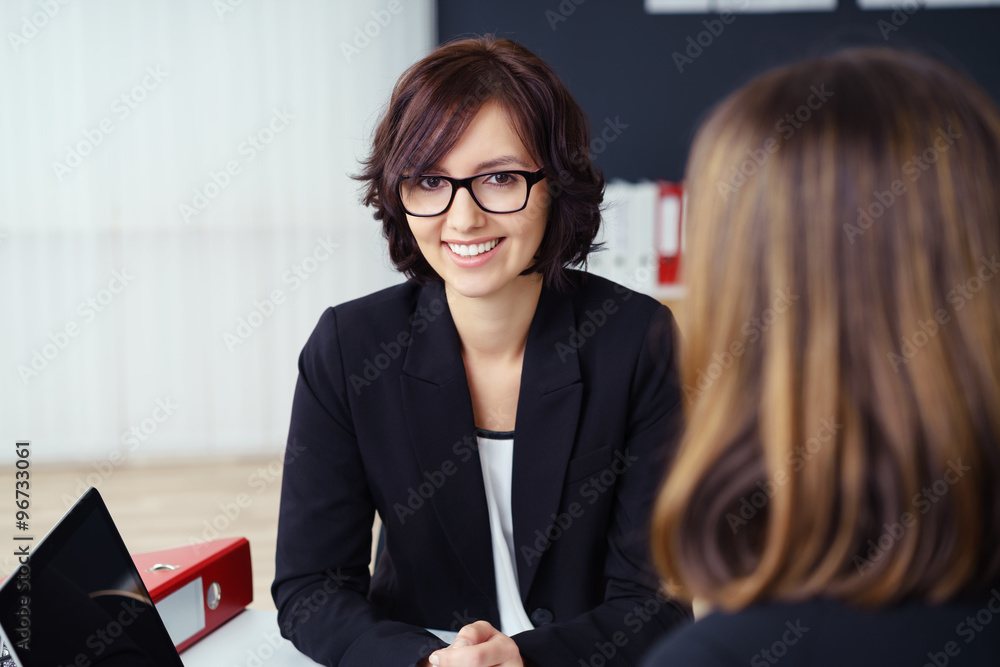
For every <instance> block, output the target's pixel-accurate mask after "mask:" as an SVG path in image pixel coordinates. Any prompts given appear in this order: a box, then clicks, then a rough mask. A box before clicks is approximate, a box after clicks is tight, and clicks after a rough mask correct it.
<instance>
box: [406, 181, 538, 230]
mask: <svg viewBox="0 0 1000 667" xmlns="http://www.w3.org/2000/svg"><path fill="white" fill-rule="evenodd" d="M543 171H544V169H539V170H538V171H491V172H488V173H485V174H476V175H475V176H469V177H468V178H451V177H449V176H439V175H437V174H421V175H419V176H415V175H407V176H403V178H402V179H400V181H399V200H400V201H401V202H402V203H403V208H404V209H405V210H406V212H407V213H409V214H410V215H412V216H415V217H418V218H432V217H434V216H437V215H442V214H444V213H445V212H446V211H447V210H448V209H449V208H451V203H452V202H453V201H455V193H456V192H458V189H459V188H465V189H466V190H468V191H469V194H471V195H472V199H473V201H475V202H476V205H477V206H479V208H481V209H483V210H484V211H486V212H487V213H517V212H518V211H521V210H524V207H525V206H527V205H528V196H529V195H530V194H531V186H533V185H534V184H535V183H537V182H538V181H540V180H542V179H543V178H545V174H544V173H542V172H543Z"/></svg>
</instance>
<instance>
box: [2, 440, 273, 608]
mask: <svg viewBox="0 0 1000 667" xmlns="http://www.w3.org/2000/svg"><path fill="white" fill-rule="evenodd" d="M30 472H31V479H30V481H31V489H30V493H31V498H30V502H31V508H30V521H31V533H32V534H34V535H36V536H39V537H40V536H41V535H42V534H44V532H45V531H47V530H48V529H49V528H50V527H51V526H52V525H53V524H55V522H56V521H57V520H58V519H59V517H61V516H62V515H63V513H64V512H65V511H66V509H67V508H68V507H69V505H71V504H72V503H73V501H75V500H76V498H77V497H79V495H80V494H82V493H83V492H84V491H85V490H86V489H87V487H88V486H91V485H93V486H96V487H97V489H98V490H99V491H100V492H101V495H102V496H103V497H104V501H105V503H107V505H108V509H109V510H110V511H111V516H112V517H113V518H114V520H115V524H116V525H117V526H118V530H119V531H120V532H121V534H122V538H123V539H124V540H125V545H126V546H127V547H128V549H129V551H132V552H137V551H149V550H153V549H165V548H168V547H174V546H181V545H187V544H192V543H194V541H195V540H207V539H214V538H216V537H246V538H247V539H248V540H249V541H250V552H251V561H252V565H253V579H254V581H253V592H254V600H253V603H252V604H251V605H250V607H251V608H253V609H274V602H273V601H272V600H271V593H270V590H269V588H270V585H271V580H272V579H273V578H274V547H275V538H276V532H277V522H278V498H279V492H280V489H281V458H280V457H274V458H271V459H246V458H239V459H232V458H227V459H218V458H215V459H197V460H184V461H172V462H163V463H155V464H154V463H146V464H142V465H128V466H126V465H123V466H122V467H120V468H118V469H115V470H110V471H104V472H105V474H101V473H100V472H98V471H96V470H95V469H94V468H93V467H92V466H81V467H66V466H58V467H54V466H48V467H46V466H43V465H40V464H35V465H32V467H31V468H30ZM3 488H7V489H11V490H12V489H13V488H14V470H13V468H9V467H7V468H0V489H3ZM9 495H10V496H13V492H11V493H10V494H9ZM15 511H16V508H15V507H14V503H13V498H12V497H11V500H10V501H9V507H8V510H7V511H6V512H4V511H3V510H2V508H0V524H3V523H8V524H9V527H8V528H6V529H3V530H0V539H3V537H4V536H5V535H6V536H8V538H9V537H12V536H13V534H14V533H15V532H16V531H15V529H14V525H13V524H14V512H15ZM5 514H6V516H7V519H6V520H5V518H4V515H5ZM3 552H6V554H11V553H12V552H11V550H8V549H4V550H3ZM16 565H17V564H16V562H15V559H14V557H13V556H11V555H5V556H4V557H3V558H0V571H2V573H3V575H7V574H9V573H10V572H11V571H13V570H14V568H15V567H16Z"/></svg>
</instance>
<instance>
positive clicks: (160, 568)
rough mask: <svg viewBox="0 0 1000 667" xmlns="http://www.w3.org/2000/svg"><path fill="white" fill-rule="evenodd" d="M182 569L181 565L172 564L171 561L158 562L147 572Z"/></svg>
mask: <svg viewBox="0 0 1000 667" xmlns="http://www.w3.org/2000/svg"><path fill="white" fill-rule="evenodd" d="M177 569H180V565H171V564H170V563H157V564H156V565H154V566H153V567H151V568H149V569H147V570H146V572H162V571H163V570H177Z"/></svg>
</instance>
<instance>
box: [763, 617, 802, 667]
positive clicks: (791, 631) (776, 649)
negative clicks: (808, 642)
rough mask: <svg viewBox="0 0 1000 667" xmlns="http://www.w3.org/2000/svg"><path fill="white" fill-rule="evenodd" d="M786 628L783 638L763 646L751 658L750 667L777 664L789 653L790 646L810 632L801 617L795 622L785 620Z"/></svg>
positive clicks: (765, 666) (764, 666)
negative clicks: (765, 646)
mask: <svg viewBox="0 0 1000 667" xmlns="http://www.w3.org/2000/svg"><path fill="white" fill-rule="evenodd" d="M785 628H787V629H786V630H785V631H784V632H782V634H781V638H780V639H778V640H776V641H774V642H772V643H771V645H770V646H768V647H767V648H763V649H761V650H760V651H758V652H757V653H755V654H754V655H753V657H752V658H750V667H767V666H768V665H774V664H777V662H778V661H779V660H781V659H782V658H784V657H785V656H786V655H788V649H789V647H792V646H795V645H796V644H798V643H799V640H800V639H802V637H803V636H804V635H805V634H806V633H807V632H809V628H808V627H806V626H804V625H802V621H801V619H795V623H792V622H791V621H785Z"/></svg>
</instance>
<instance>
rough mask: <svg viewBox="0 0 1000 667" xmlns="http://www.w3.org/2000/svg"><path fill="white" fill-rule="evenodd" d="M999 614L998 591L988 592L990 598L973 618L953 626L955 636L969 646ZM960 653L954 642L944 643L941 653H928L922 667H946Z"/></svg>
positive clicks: (966, 618)
mask: <svg viewBox="0 0 1000 667" xmlns="http://www.w3.org/2000/svg"><path fill="white" fill-rule="evenodd" d="M997 614H1000V589H997V588H993V589H992V590H990V597H989V599H988V600H987V601H986V604H984V605H983V606H982V607H981V608H980V609H979V610H978V611H977V612H976V615H975V616H966V617H965V619H964V620H962V621H960V622H959V623H958V625H956V626H955V634H956V635H958V636H959V637H962V638H964V639H965V643H966V644H971V643H972V642H973V640H974V639H975V638H976V635H978V634H979V633H980V632H983V631H984V630H985V629H986V627H987V626H988V625H989V624H990V623H992V622H993V617H994V616H996V615H997ZM961 653H962V646H961V645H959V643H958V642H956V641H949V642H946V643H945V645H944V646H942V647H941V651H928V652H927V662H925V663H924V664H923V667H947V665H948V664H949V663H951V658H957V657H958V656H959V655H960V654H961Z"/></svg>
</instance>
